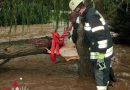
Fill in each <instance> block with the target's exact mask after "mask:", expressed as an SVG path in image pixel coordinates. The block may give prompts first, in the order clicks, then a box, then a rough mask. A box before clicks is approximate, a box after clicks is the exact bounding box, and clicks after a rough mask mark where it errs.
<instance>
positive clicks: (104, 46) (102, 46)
mask: <svg viewBox="0 0 130 90" xmlns="http://www.w3.org/2000/svg"><path fill="white" fill-rule="evenodd" d="M98 48H100V49H102V48H107V43H104V44H99V45H98Z"/></svg>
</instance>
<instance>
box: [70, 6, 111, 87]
mask: <svg viewBox="0 0 130 90" xmlns="http://www.w3.org/2000/svg"><path fill="white" fill-rule="evenodd" d="M81 21H83V23H82V24H83V25H84V30H85V34H86V35H85V36H86V38H87V39H86V40H87V42H88V44H89V46H90V60H91V61H92V63H93V68H94V73H95V74H94V75H95V79H96V83H97V85H98V86H106V85H107V83H108V81H109V72H110V63H111V56H112V54H113V42H112V38H111V35H110V32H109V30H108V25H107V23H106V22H105V20H104V18H103V16H102V15H101V14H100V13H99V12H98V11H97V10H96V9H94V8H87V9H86V10H85V11H84V12H83V14H82V16H81ZM73 26H74V30H73V34H72V40H73V42H74V43H76V41H77V28H78V23H73ZM102 55H104V58H103V59H104V63H103V64H97V61H98V59H99V56H100V57H102Z"/></svg>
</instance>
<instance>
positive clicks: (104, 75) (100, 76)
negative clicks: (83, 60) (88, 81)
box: [92, 58, 111, 86]
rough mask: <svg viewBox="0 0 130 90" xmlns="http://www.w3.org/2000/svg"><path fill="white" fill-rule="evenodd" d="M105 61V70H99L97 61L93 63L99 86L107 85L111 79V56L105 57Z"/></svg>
mask: <svg viewBox="0 0 130 90" xmlns="http://www.w3.org/2000/svg"><path fill="white" fill-rule="evenodd" d="M104 61H105V64H106V69H103V70H99V68H98V66H97V63H96V62H93V63H92V64H93V71H94V77H95V80H96V84H97V86H107V84H108V81H109V74H110V63H111V58H105V60H104Z"/></svg>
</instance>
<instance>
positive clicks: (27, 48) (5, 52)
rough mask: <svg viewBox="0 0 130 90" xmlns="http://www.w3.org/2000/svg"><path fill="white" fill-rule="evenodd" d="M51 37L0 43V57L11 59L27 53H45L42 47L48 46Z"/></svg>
mask: <svg viewBox="0 0 130 90" xmlns="http://www.w3.org/2000/svg"><path fill="white" fill-rule="evenodd" d="M50 46H51V38H50V37H43V38H35V39H26V40H18V41H11V42H3V43H0V59H11V58H16V57H21V56H27V55H35V54H41V53H43V54H47V50H46V49H45V48H44V47H46V48H50Z"/></svg>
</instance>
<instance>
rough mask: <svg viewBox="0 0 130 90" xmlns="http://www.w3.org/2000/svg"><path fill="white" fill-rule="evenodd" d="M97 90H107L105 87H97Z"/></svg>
mask: <svg viewBox="0 0 130 90" xmlns="http://www.w3.org/2000/svg"><path fill="white" fill-rule="evenodd" d="M97 90H107V86H97Z"/></svg>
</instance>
